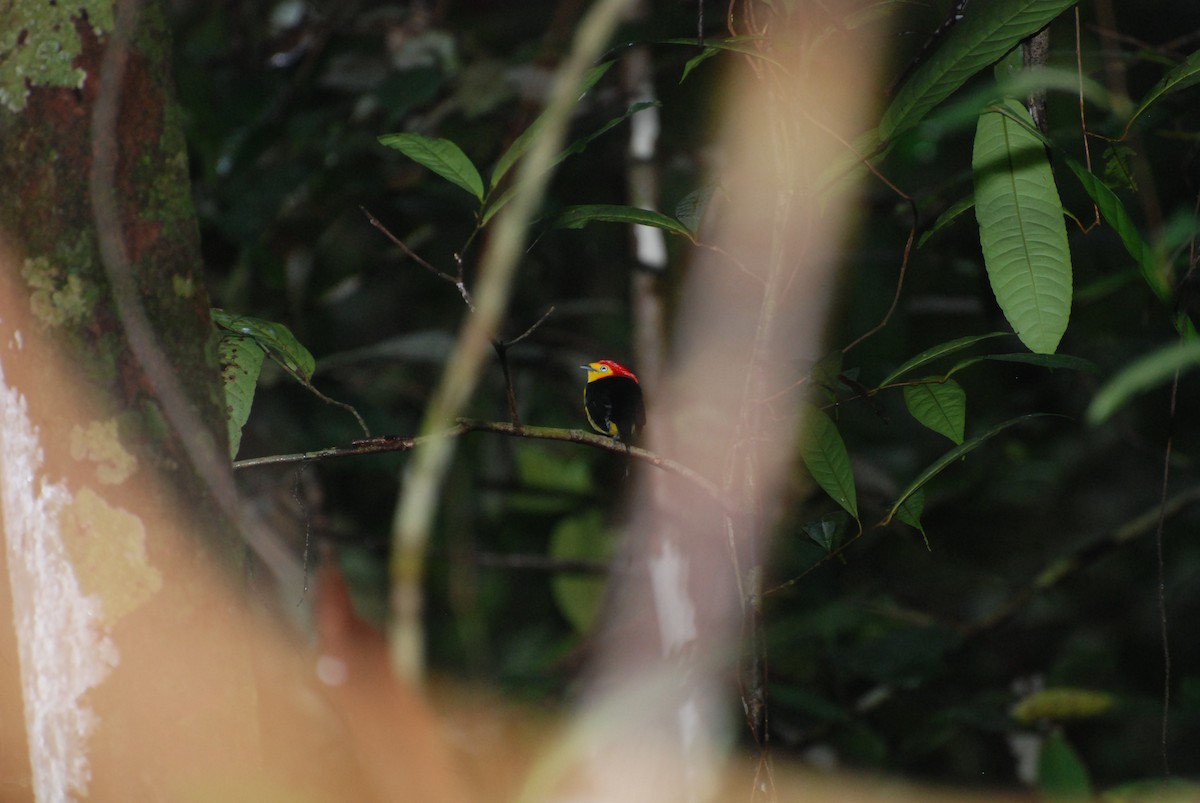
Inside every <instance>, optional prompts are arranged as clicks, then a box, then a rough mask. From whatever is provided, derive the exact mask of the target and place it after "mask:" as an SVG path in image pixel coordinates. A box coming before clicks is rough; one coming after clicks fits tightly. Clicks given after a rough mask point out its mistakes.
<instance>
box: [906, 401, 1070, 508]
mask: <svg viewBox="0 0 1200 803" xmlns="http://www.w3.org/2000/svg"><path fill="white" fill-rule="evenodd" d="M1048 415H1054V414H1053V413H1029V414H1028V415H1022V416H1018V417H1017V418H1010V419H1009V420H1007V421H1004V422H1002V423H999V424H997V425H996V426H994V427H992V428H991V429H989V430H988V431H987V432H985V433H983V434H982V435H976V436H975V437H974V438H971V439H970V440H969V441H966V442H965V443H963V444H962V445H961V446H955V447H954V448H953V449H951V450H950V451H948V452H946V453H945V454H944V455H942V456H941V457H939V458H938V459H937V460H935V461H933V463H932V465H930V466H929V467H928V468H927V469H925V470H924V471H922V472H921V473H920V474H919V475H918V476H917V478H916V479H915V480H913V481H912V482H911V483H909V486H908V487H907V488H905V489H904V490H903V491H902V492H901V493H900V496H899V497H898V498H897V499H896V502H895V504H893V505H892V509H891V510H889V511H888V514H887V516H886V517H885V518H884V520H883V524H889V523H891V521H892V519H893V518H895V517H896V515H897V513H898V511H899V510H900V506H901V505H903V504H904V503H905V502H906V501H907V500H908V498H909V497H910V496H912V495H913V494H915V493H916V492H917V491H919V490H921V489H922V488H924V487H925V486H926V485H928V484H929V481H930V480H932V479H933V478H934V477H936V476H937V475H938V474H941V473H942V472H943V471H945V470H946V469H947V468H948V467H949V466H951V465H952V464H954V463H956V462H958V461H959V460H960V459H962V458H963V457H965V456H966V455H968V454H970V453H971V452H973V451H975V450H976V449H978V448H979V447H980V446H982V445H983V444H985V443H986V442H988V441H989V440H991V439H992V438H994V437H996V436H997V435H999V434H1000V433H1001V432H1003V431H1004V430H1006V429H1008V428H1009V427H1012V426H1015V425H1017V424H1020V423H1021V422H1023V421H1028V420H1029V419H1031V418H1042V417H1044V416H1048Z"/></svg>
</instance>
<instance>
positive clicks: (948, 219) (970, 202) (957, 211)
mask: <svg viewBox="0 0 1200 803" xmlns="http://www.w3.org/2000/svg"><path fill="white" fill-rule="evenodd" d="M974 206H975V194H974V193H971V194H968V195H967V196H966V197H964V198H959V199H958V200H957V201H955V202H954V203H952V204H950V206H948V207H946V210H945V211H944V212H942V214H940V215H938V218H937V220H935V221H934V222H933V225H932V226H930V227H929V230H928V231H926V232H925V233H924V234H922V235H921V239H920V240H918V241H917V248H920V247H921V246H923V245H925V241H926V240H928V239H929V238H930V237H932V236H933V235H935V234H937V233H938V232H939V231H941V230H942V229H944V228H946V227H947V226H949V225H950V224H951V223H953V222H954V221H956V220H958V219H959V218H960V217H962V215H963V213H964V212H966V211H967V210H969V209H972V208H974Z"/></svg>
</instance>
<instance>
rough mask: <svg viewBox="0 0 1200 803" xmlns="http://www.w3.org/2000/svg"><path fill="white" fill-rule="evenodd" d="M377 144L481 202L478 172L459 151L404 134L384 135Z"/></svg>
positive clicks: (437, 141)
mask: <svg viewBox="0 0 1200 803" xmlns="http://www.w3.org/2000/svg"><path fill="white" fill-rule="evenodd" d="M379 143H380V144H381V145H386V146H387V147H389V148H394V149H396V150H398V151H400V152H401V153H403V154H404V155H405V156H407V157H408V158H409V159H412V160H413V161H414V162H416V163H417V164H419V165H422V166H424V167H428V168H429V169H430V170H432V171H433V172H435V173H437V174H438V175H439V176H441V177H442V178H444V179H446V180H447V181H449V182H450V183H452V184H455V185H457V186H459V187H462V188H463V189H464V190H466V191H467V192H469V193H471V194H472V195H474V196H475V197H476V198H478V199H479V200H480V201H482V200H483V179H482V178H481V177H480V176H479V170H478V169H476V167H475V164H474V163H473V162H472V161H471V160H470V159H468V158H467V155H466V154H465V153H463V152H462V148H460V147H458V146H457V145H455V144H454V143H453V142H451V141H450V140H448V139H434V138H433V137H427V136H424V135H423V134H412V133H404V134H384V135H383V136H381V137H380V138H379Z"/></svg>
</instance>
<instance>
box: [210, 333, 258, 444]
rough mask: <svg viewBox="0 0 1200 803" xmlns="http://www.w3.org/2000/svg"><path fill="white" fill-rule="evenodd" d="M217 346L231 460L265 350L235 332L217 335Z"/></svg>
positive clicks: (246, 415)
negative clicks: (230, 334) (229, 335)
mask: <svg viewBox="0 0 1200 803" xmlns="http://www.w3.org/2000/svg"><path fill="white" fill-rule="evenodd" d="M218 350H219V354H220V360H221V383H222V384H223V385H224V387H225V415H226V422H227V423H228V425H229V458H230V459H231V460H232V459H234V458H236V457H237V453H238V449H239V448H240V447H241V444H242V428H243V427H244V426H246V421H247V419H249V418H250V408H251V407H252V406H253V404H254V390H255V388H256V387H257V386H258V375H259V373H260V372H261V371H262V364H263V357H264V356H265V352H264V351H263V350H262V347H261V346H259V345H258V344H257V343H256V342H254V341H253V340H251V339H250V338H246V337H238V336H233V337H223V338H221V341H220V343H219V344H218Z"/></svg>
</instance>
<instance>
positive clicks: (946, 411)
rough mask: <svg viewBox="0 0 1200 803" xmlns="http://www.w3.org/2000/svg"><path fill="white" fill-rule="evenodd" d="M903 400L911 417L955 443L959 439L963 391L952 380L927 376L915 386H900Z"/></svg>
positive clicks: (963, 417) (963, 415) (964, 416)
mask: <svg viewBox="0 0 1200 803" xmlns="http://www.w3.org/2000/svg"><path fill="white" fill-rule="evenodd" d="M904 403H905V405H907V407H908V412H909V413H911V414H912V417H913V418H915V419H917V421H918V422H920V423H921V424H923V425H924V426H926V427H928V428H929V429H932V430H933V431H934V432H936V433H938V434H939V435H945V436H946V437H947V438H949V439H950V440H952V441H954V442H955V443H959V444H961V443H962V442H963V429H964V428H965V426H966V421H967V393H966V391H964V390H963V389H962V385H960V384H958V383H957V382H955V381H954V380H953V379H947V380H946V381H944V382H940V381H938V380H937V378H934V377H931V378H930V379H928V380H927V381H924V382H921V383H920V384H918V385H905V386H904Z"/></svg>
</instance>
